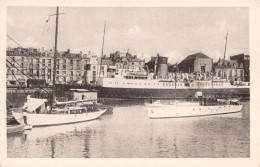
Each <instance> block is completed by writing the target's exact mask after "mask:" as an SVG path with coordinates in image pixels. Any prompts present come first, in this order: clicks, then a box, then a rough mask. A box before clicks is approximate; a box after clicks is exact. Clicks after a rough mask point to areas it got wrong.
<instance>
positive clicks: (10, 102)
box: [6, 98, 14, 106]
mask: <svg viewBox="0 0 260 167" xmlns="http://www.w3.org/2000/svg"><path fill="white" fill-rule="evenodd" d="M6 101H7V102H8V103H9V104H11V105H12V106H14V105H13V104H12V103H11V102H10V101H9V100H8V99H7V98H6Z"/></svg>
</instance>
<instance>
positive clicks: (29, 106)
mask: <svg viewBox="0 0 260 167" xmlns="http://www.w3.org/2000/svg"><path fill="white" fill-rule="evenodd" d="M45 102H47V99H36V98H30V97H29V96H28V97H27V102H26V103H25V104H24V106H23V109H26V110H27V111H29V112H33V111H35V110H36V109H37V108H39V107H40V106H41V105H42V104H44V103H45Z"/></svg>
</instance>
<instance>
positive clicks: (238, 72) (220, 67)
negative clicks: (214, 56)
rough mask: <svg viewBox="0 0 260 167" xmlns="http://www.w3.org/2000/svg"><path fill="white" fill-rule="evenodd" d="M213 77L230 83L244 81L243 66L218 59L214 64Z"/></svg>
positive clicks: (235, 62)
mask: <svg viewBox="0 0 260 167" xmlns="http://www.w3.org/2000/svg"><path fill="white" fill-rule="evenodd" d="M214 72H215V77H220V78H223V79H227V80H228V81H230V82H231V83H234V82H239V81H244V66H243V63H238V62H237V60H225V61H223V59H219V61H218V62H216V63H214Z"/></svg>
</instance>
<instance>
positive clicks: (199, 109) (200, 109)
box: [146, 104, 242, 119]
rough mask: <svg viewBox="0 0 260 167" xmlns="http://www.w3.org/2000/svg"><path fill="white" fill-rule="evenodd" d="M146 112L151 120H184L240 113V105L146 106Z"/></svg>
mask: <svg viewBox="0 0 260 167" xmlns="http://www.w3.org/2000/svg"><path fill="white" fill-rule="evenodd" d="M146 110H147V112H148V115H149V117H150V118H151V119H160V118H185V117H202V116H212V115H223V114H232V113H237V112H241V110H242V105H221V106H200V105H190V106H189V105H187V106H178V105H177V106H175V105H173V106H170V105H168V106H167V105H166V106H165V107H164V106H154V105H150V104H146Z"/></svg>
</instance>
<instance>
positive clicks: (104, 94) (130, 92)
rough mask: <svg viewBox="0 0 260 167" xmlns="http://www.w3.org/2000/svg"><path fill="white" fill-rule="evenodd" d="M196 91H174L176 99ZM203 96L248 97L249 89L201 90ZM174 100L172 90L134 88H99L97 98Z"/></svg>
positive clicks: (191, 95) (192, 95) (189, 95)
mask: <svg viewBox="0 0 260 167" xmlns="http://www.w3.org/2000/svg"><path fill="white" fill-rule="evenodd" d="M197 91H198V89H176V97H177V98H187V97H194V94H195V92H197ZM200 91H202V93H203V95H205V96H213V95H214V96H215V97H237V96H238V97H241V96H242V97H244V98H249V97H250V89H249V88H234V89H232V88H231V89H214V90H213V91H212V90H211V89H201V90H200ZM151 95H152V96H153V97H155V98H174V97H175V90H174V89H136V88H127V89H126V88H105V87H101V88H100V89H99V91H98V97H99V98H124V99H127V98H149V97H150V96H151Z"/></svg>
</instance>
